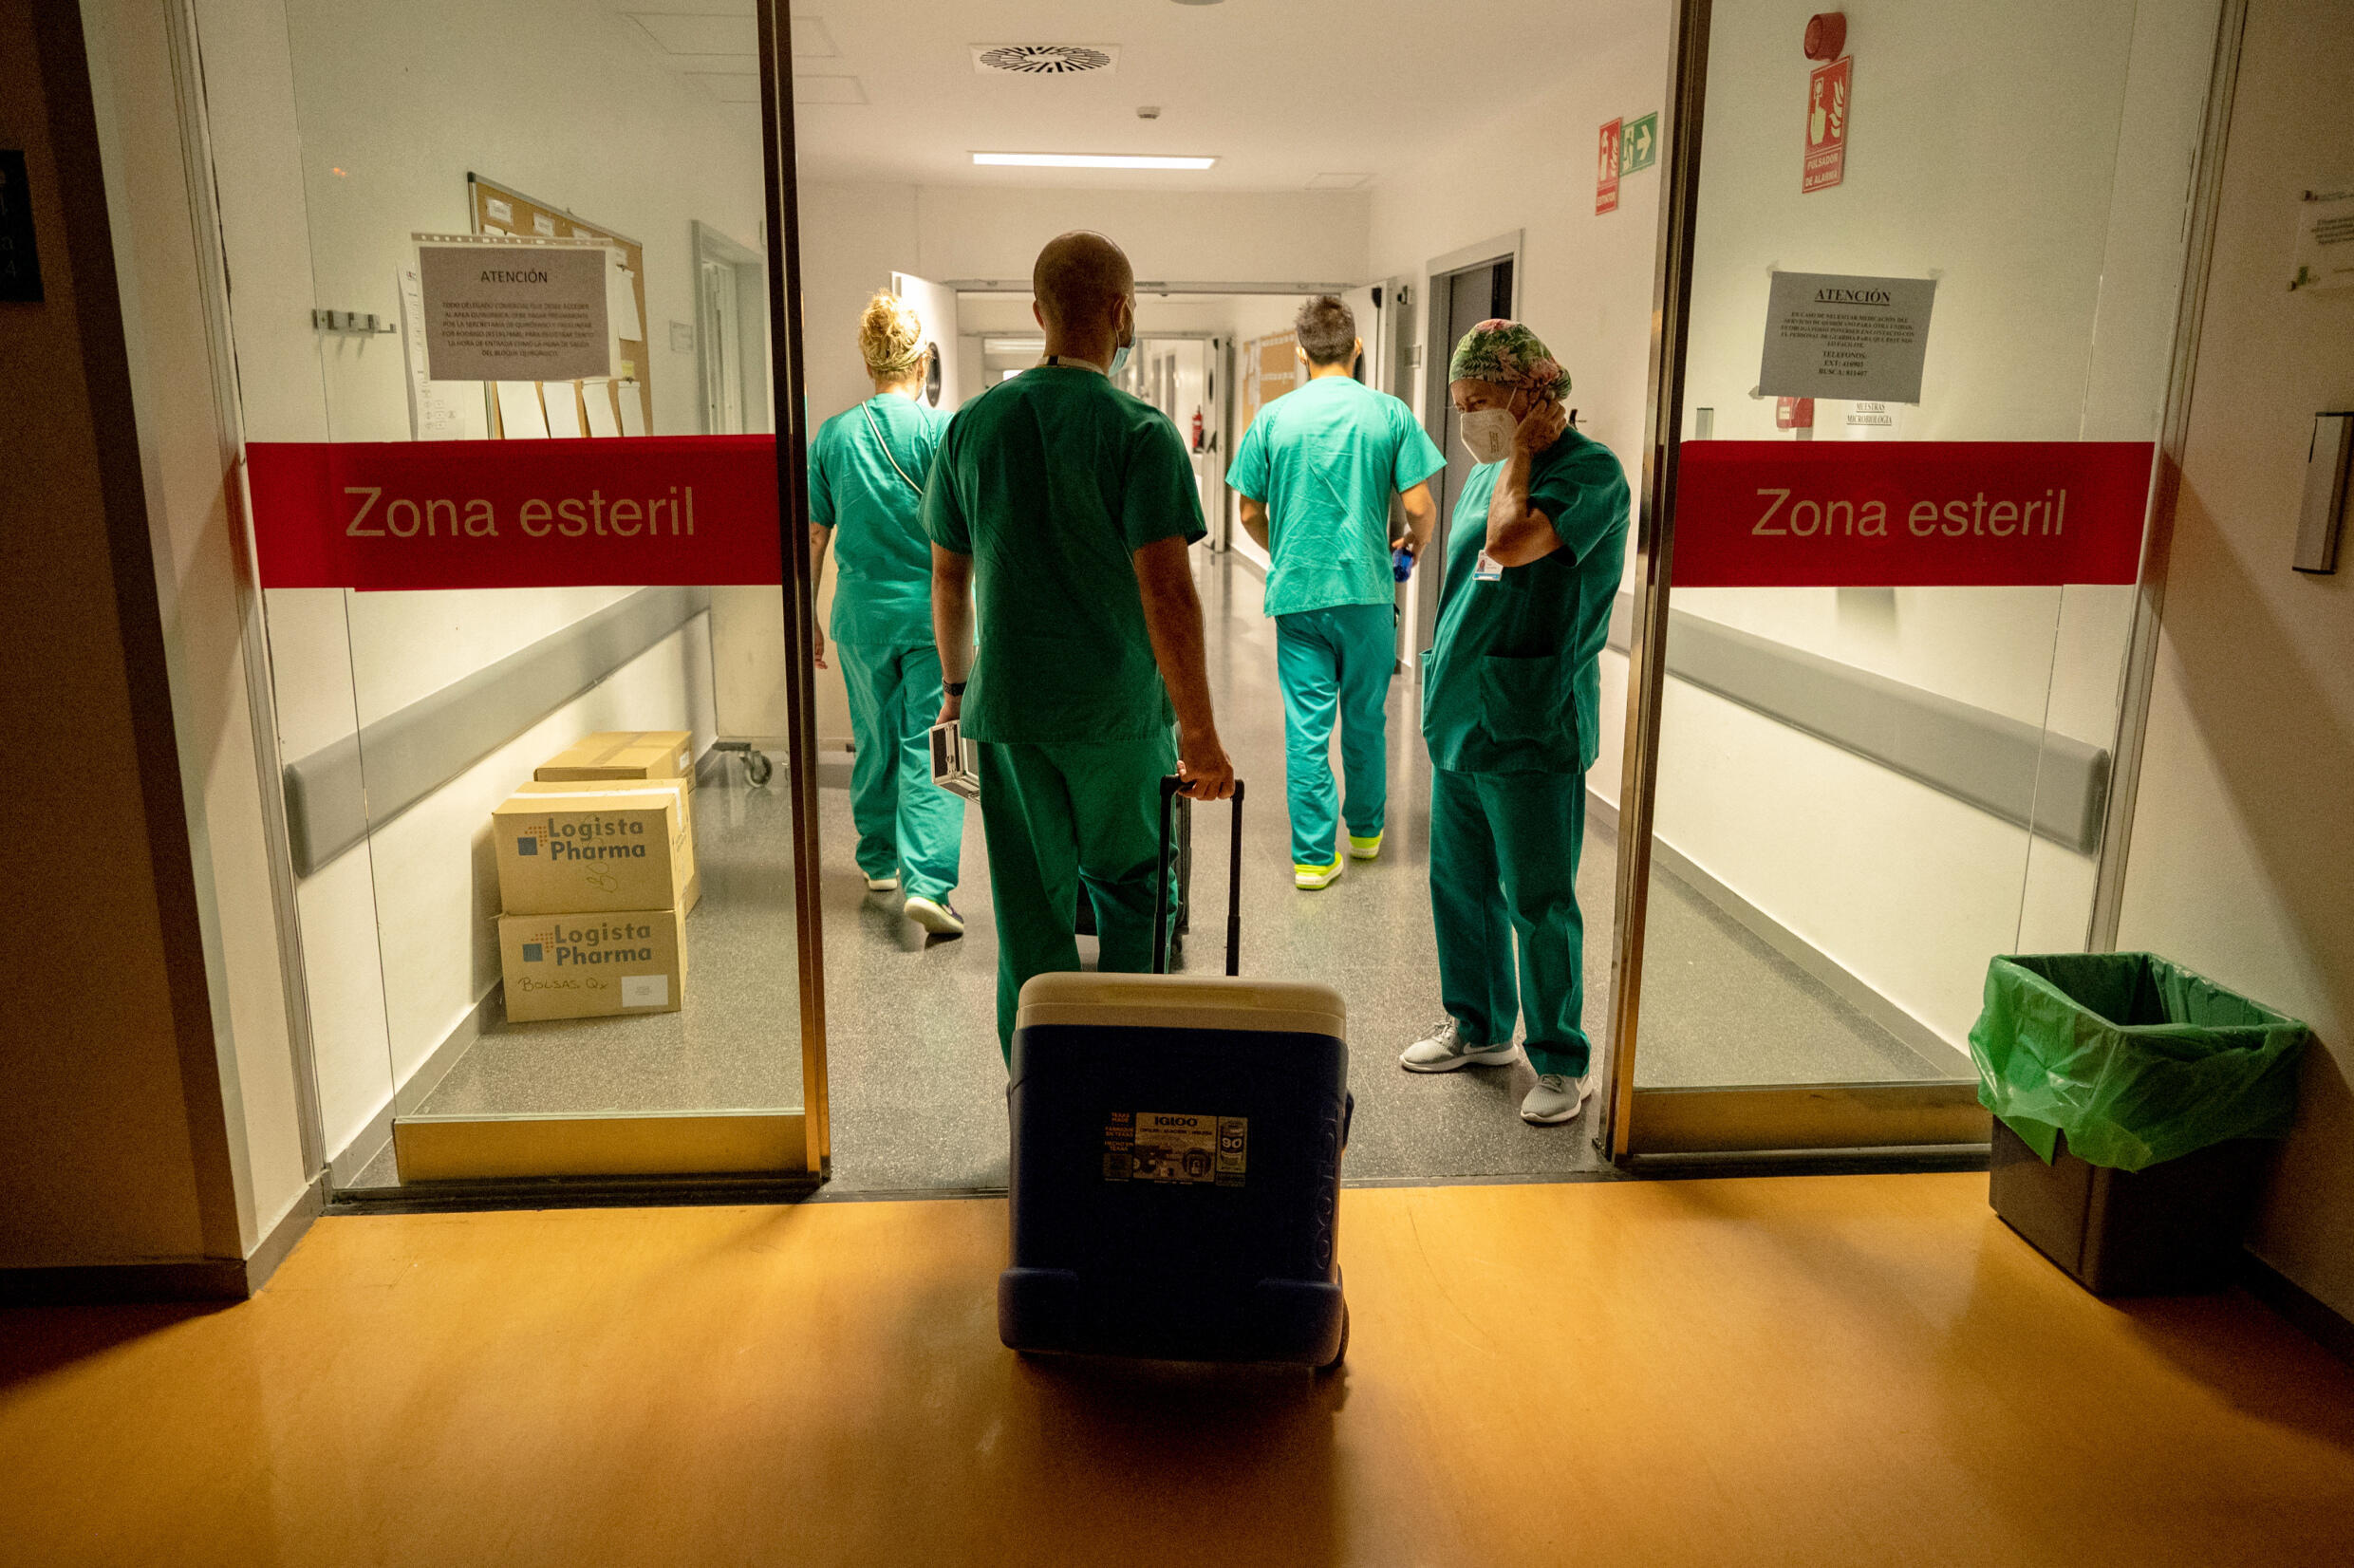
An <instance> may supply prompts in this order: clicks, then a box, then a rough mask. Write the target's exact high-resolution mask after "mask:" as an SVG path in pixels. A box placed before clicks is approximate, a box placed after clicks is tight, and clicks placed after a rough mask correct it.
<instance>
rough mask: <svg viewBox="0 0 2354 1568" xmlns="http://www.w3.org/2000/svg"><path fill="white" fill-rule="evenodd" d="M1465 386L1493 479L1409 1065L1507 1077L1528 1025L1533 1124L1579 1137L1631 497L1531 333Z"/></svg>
mask: <svg viewBox="0 0 2354 1568" xmlns="http://www.w3.org/2000/svg"><path fill="white" fill-rule="evenodd" d="M1447 374H1448V383H1449V387H1448V391H1449V395H1450V396H1451V397H1452V398H1453V399H1454V402H1455V407H1456V408H1457V409H1459V410H1460V411H1461V412H1462V414H1463V442H1464V445H1465V446H1467V447H1468V448H1469V449H1470V452H1471V456H1472V457H1474V458H1475V459H1476V460H1477V461H1478V462H1479V464H1480V466H1479V467H1478V468H1477V469H1474V470H1473V471H1472V473H1471V476H1470V477H1469V478H1468V479H1467V481H1466V482H1465V484H1464V490H1463V498H1462V500H1461V501H1460V502H1459V503H1458V505H1457V506H1456V508H1455V514H1454V518H1453V520H1452V526H1451V528H1450V529H1449V530H1448V544H1447V570H1446V577H1445V585H1444V587H1443V588H1441V590H1440V597H1439V622H1438V635H1437V638H1436V640H1435V641H1434V642H1433V644H1432V645H1431V647H1430V650H1429V652H1428V653H1426V654H1424V655H1423V720H1422V731H1423V738H1424V740H1425V741H1426V742H1427V743H1428V745H1429V749H1430V915H1431V921H1432V924H1434V925H1435V926H1436V928H1437V934H1438V949H1439V993H1440V999H1441V1000H1442V1001H1443V1002H1444V1004H1445V1006H1446V1009H1447V1015H1448V1016H1447V1021H1446V1022H1445V1023H1444V1024H1442V1025H1441V1026H1440V1027H1439V1029H1438V1030H1437V1031H1436V1032H1435V1033H1434V1034H1433V1035H1432V1036H1430V1037H1429V1038H1427V1039H1421V1040H1417V1041H1415V1042H1414V1043H1413V1044H1412V1045H1410V1046H1408V1047H1407V1048H1406V1051H1405V1052H1404V1054H1403V1055H1400V1057H1399V1058H1398V1061H1399V1065H1400V1066H1402V1067H1404V1068H1405V1069H1406V1070H1407V1071H1408V1072H1410V1073H1445V1072H1448V1071H1450V1070H1452V1069H1454V1068H1458V1067H1468V1066H1479V1065H1490V1064H1500V1063H1507V1062H1509V1061H1511V1060H1512V1058H1513V1056H1514V1055H1515V1053H1514V1051H1513V1048H1512V1035H1513V1027H1514V1025H1515V1023H1516V1022H1519V1021H1520V1020H1522V1019H1525V1020H1526V1047H1525V1048H1526V1052H1527V1055H1528V1063H1529V1065H1530V1066H1531V1067H1533V1068H1535V1069H1536V1071H1537V1084H1536V1087H1535V1088H1534V1089H1532V1090H1530V1091H1529V1092H1528V1094H1527V1096H1526V1097H1525V1098H1524V1099H1523V1100H1522V1102H1521V1116H1522V1119H1523V1120H1524V1121H1529V1122H1535V1123H1539V1124H1545V1125H1550V1124H1555V1123H1560V1122H1567V1121H1571V1120H1573V1119H1575V1118H1576V1116H1577V1115H1578V1111H1579V1108H1580V1107H1581V1106H1582V1105H1583V1104H1584V1102H1585V1096H1586V1094H1587V1093H1588V1092H1590V1090H1591V1087H1592V1080H1591V1076H1590V1068H1591V1066H1592V1061H1593V1048H1592V1044H1591V1042H1590V1041H1589V1040H1588V1039H1587V1036H1586V1032H1585V1018H1584V1009H1585V923H1584V918H1583V916H1582V915H1581V914H1580V913H1579V908H1578V856H1579V849H1581V848H1582V846H1583V844H1584V842H1585V825H1586V780H1585V771H1586V769H1587V768H1589V767H1591V766H1593V763H1594V757H1595V753H1596V749H1597V745H1598V744H1599V740H1600V732H1599V724H1598V710H1599V707H1600V702H1601V665H1600V658H1601V652H1602V645H1603V644H1604V643H1605V642H1607V641H1608V640H1609V636H1610V608H1611V601H1612V600H1613V598H1614V597H1616V594H1617V591H1618V580H1619V574H1620V571H1621V569H1622V568H1623V566H1624V564H1625V559H1626V545H1627V500H1628V492H1627V480H1626V475H1625V473H1624V472H1623V471H1622V470H1621V469H1620V468H1619V466H1618V459H1617V458H1616V457H1613V456H1611V453H1610V449H1609V448H1607V447H1605V446H1603V445H1602V444H1601V443H1600V442H1598V441H1594V440H1590V439H1587V438H1586V437H1584V436H1582V435H1580V434H1579V433H1578V432H1577V431H1576V430H1573V429H1571V428H1570V427H1569V420H1568V416H1567V415H1566V414H1564V413H1563V411H1562V408H1561V401H1560V400H1561V397H1562V395H1563V394H1564V393H1566V392H1567V391H1568V390H1569V375H1568V373H1567V372H1566V371H1564V370H1563V369H1562V368H1561V366H1560V362H1558V361H1557V360H1555V359H1554V357H1553V355H1552V354H1551V353H1550V352H1549V351H1547V349H1546V348H1545V345H1543V344H1542V343H1541V342H1540V341H1539V340H1538V338H1537V335H1536V334H1535V333H1533V332H1531V331H1530V330H1529V329H1528V328H1527V327H1523V326H1522V325H1520V324H1519V323H1518V322H1509V321H1486V322H1482V323H1481V324H1480V325H1479V326H1477V327H1473V328H1472V329H1471V330H1470V331H1469V332H1467V333H1466V334H1465V336H1464V339H1463V342H1462V343H1461V344H1459V345H1457V346H1456V348H1455V353H1454V358H1453V359H1452V360H1451V361H1450V362H1449V363H1448V370H1447ZM1516 946H1517V949H1518V956H1519V964H1518V974H1517V977H1516V975H1515V965H1514V952H1515V948H1516ZM1516 980H1517V983H1516Z"/></svg>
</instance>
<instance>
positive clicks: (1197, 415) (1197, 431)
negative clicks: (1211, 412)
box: [1193, 408, 1202, 452]
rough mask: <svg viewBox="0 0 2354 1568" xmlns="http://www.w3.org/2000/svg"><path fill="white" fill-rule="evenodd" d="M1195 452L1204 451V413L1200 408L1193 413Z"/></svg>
mask: <svg viewBox="0 0 2354 1568" xmlns="http://www.w3.org/2000/svg"><path fill="white" fill-rule="evenodd" d="M1193 450H1194V451H1196V452H1199V451H1201V450H1202V411H1201V410H1200V409H1198V408H1197V409H1195V410H1194V411H1193Z"/></svg>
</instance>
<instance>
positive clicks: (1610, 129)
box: [1594, 117, 1625, 216]
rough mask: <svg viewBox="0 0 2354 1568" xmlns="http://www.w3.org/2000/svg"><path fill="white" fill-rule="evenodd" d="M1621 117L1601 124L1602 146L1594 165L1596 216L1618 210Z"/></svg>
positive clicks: (1622, 121) (1622, 122) (1622, 120)
mask: <svg viewBox="0 0 2354 1568" xmlns="http://www.w3.org/2000/svg"><path fill="white" fill-rule="evenodd" d="M1624 123H1625V121H1624V119H1623V117H1622V118H1621V119H1618V120H1607V121H1603V122H1602V145H1601V151H1600V154H1599V156H1598V157H1597V159H1595V164H1594V211H1595V213H1596V215H1597V216H1598V215H1601V214H1603V213H1615V212H1616V211H1617V210H1618V133H1619V130H1620V128H1621V127H1622V126H1623V124H1624Z"/></svg>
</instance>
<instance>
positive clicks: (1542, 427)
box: [1512, 393, 1569, 457]
mask: <svg viewBox="0 0 2354 1568" xmlns="http://www.w3.org/2000/svg"><path fill="white" fill-rule="evenodd" d="M1568 428H1569V411H1568V410H1567V409H1565V408H1563V407H1562V406H1561V400H1560V399H1559V398H1556V397H1554V396H1552V395H1551V394H1550V393H1548V394H1546V395H1545V396H1544V397H1542V398H1540V399H1538V400H1537V401H1536V402H1535V403H1533V404H1532V405H1530V407H1529V410H1528V413H1527V416H1526V417H1525V418H1523V420H1521V423H1520V427H1519V428H1518V429H1516V430H1515V431H1513V433H1512V445H1513V447H1514V448H1515V449H1516V450H1518V451H1521V452H1524V453H1526V454H1527V455H1528V456H1530V457H1535V456H1536V455H1537V454H1538V453H1540V452H1542V451H1544V450H1545V449H1546V448H1547V447H1549V446H1551V445H1552V444H1553V443H1554V442H1555V441H1558V440H1560V439H1561V432H1562V431H1564V430H1567V429H1568Z"/></svg>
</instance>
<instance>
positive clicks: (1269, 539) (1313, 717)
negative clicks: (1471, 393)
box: [1226, 294, 1447, 887]
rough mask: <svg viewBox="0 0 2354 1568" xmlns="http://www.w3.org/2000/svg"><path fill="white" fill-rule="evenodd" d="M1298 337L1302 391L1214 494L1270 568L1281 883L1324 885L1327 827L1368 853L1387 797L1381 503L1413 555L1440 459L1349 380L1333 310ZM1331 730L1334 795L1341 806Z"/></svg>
mask: <svg viewBox="0 0 2354 1568" xmlns="http://www.w3.org/2000/svg"><path fill="white" fill-rule="evenodd" d="M1295 326H1296V327H1297V330H1298V335H1299V345H1298V348H1297V349H1296V350H1294V351H1295V352H1296V353H1297V354H1298V356H1299V361H1300V363H1301V364H1305V365H1306V366H1307V367H1308V382H1307V384H1306V385H1304V386H1302V387H1300V388H1299V389H1298V390H1297V391H1294V392H1287V393H1285V394H1284V395H1283V396H1281V397H1280V398H1278V399H1276V400H1275V401H1273V402H1271V403H1269V404H1267V405H1266V406H1265V407H1264V408H1262V409H1261V410H1260V411H1259V417H1258V418H1257V419H1255V420H1251V426H1250V429H1249V430H1248V431H1247V432H1245V433H1244V435H1243V437H1242V446H1241V447H1240V448H1239V449H1237V451H1236V452H1235V455H1234V466H1233V467H1232V468H1230V469H1228V470H1227V471H1226V483H1227V484H1229V485H1231V486H1233V487H1234V488H1235V489H1236V490H1237V491H1239V492H1241V493H1242V527H1243V528H1244V530H1246V531H1247V532H1249V534H1250V536H1251V537H1252V538H1253V539H1256V540H1258V541H1259V547H1260V548H1261V550H1263V551H1266V552H1267V557H1268V561H1269V566H1268V568H1267V589H1266V598H1265V610H1266V613H1267V614H1268V615H1271V616H1273V617H1274V618H1275V668H1276V676H1277V679H1278V680H1279V681H1280V682H1281V684H1282V687H1283V754H1284V777H1285V780H1286V783H1287V784H1288V786H1289V794H1290V804H1291V815H1292V881H1293V883H1294V885H1295V886H1298V887H1330V886H1331V885H1332V883H1333V881H1334V879H1335V878H1336V877H1338V876H1339V875H1340V869H1341V868H1342V867H1343V866H1344V865H1346V864H1347V862H1346V861H1344V860H1343V859H1342V858H1341V855H1340V852H1339V847H1338V843H1337V836H1338V832H1339V828H1340V819H1342V818H1345V819H1346V820H1347V823H1348V827H1349V853H1350V854H1351V855H1352V856H1354V857H1355V858H1356V859H1358V860H1371V859H1373V857H1374V856H1375V855H1377V854H1379V853H1380V852H1381V829H1382V820H1383V816H1384V813H1385V812H1386V810H1387V807H1388V804H1389V794H1390V785H1389V770H1388V766H1387V743H1388V728H1389V718H1388V714H1387V712H1386V704H1387V703H1388V701H1389V698H1390V677H1391V676H1392V674H1393V673H1394V672H1395V670H1396V668H1397V653H1396V647H1397V619H1396V609H1395V606H1396V599H1397V578H1396V574H1395V573H1394V572H1393V571H1392V569H1391V565H1390V549H1391V546H1390V497H1391V496H1392V495H1398V496H1399V497H1400V498H1401V499H1402V500H1403V501H1404V502H1405V509H1406V519H1407V524H1408V529H1409V532H1408V537H1407V541H1406V549H1408V550H1409V551H1411V552H1412V553H1413V554H1414V555H1417V556H1419V555H1420V554H1421V553H1422V549H1423V546H1424V545H1425V544H1426V543H1427V542H1428V541H1429V537H1430V525H1431V524H1432V522H1433V521H1435V520H1436V517H1437V512H1438V509H1437V506H1436V504H1435V503H1433V502H1432V500H1431V499H1430V487H1429V484H1428V483H1426V482H1425V481H1427V480H1428V479H1429V477H1430V476H1431V475H1433V474H1436V473H1438V472H1439V471H1440V470H1441V469H1443V468H1445V467H1446V466H1447V459H1446V458H1445V457H1442V456H1441V455H1440V453H1439V449H1438V448H1437V447H1435V446H1433V445H1431V444H1430V438H1429V437H1428V436H1426V435H1424V434H1423V431H1422V425H1421V424H1420V422H1418V421H1417V420H1415V418H1414V415H1413V411H1412V410H1411V409H1410V408H1408V407H1407V406H1406V405H1405V404H1404V403H1402V402H1400V401H1398V400H1397V399H1395V398H1392V397H1391V396H1390V395H1388V394H1387V393H1383V392H1376V391H1374V390H1373V388H1372V387H1370V386H1367V385H1366V384H1365V383H1362V382H1360V381H1358V380H1356V378H1355V377H1354V375H1353V374H1352V373H1351V372H1352V371H1353V370H1354V367H1355V365H1356V362H1357V358H1358V356H1360V355H1361V354H1363V353H1364V352H1365V345H1364V343H1363V342H1362V341H1361V340H1360V339H1359V338H1358V337H1357V335H1356V321H1355V319H1354V317H1353V316H1352V315H1351V314H1350V311H1349V308H1348V307H1347V306H1346V305H1344V304H1342V303H1341V302H1340V301H1339V300H1337V299H1336V298H1334V297H1333V296H1332V295H1330V294H1324V295H1319V296H1318V297H1317V298H1315V299H1312V300H1310V301H1309V302H1308V303H1307V304H1306V305H1304V306H1302V307H1301V308H1300V310H1299V315H1298V320H1297V322H1296V323H1295ZM1336 718H1337V719H1338V720H1339V727H1340V766H1341V775H1342V778H1343V779H1344V780H1345V783H1346V794H1345V797H1344V798H1342V799H1338V800H1336V797H1335V796H1336V792H1335V791H1334V788H1333V766H1332V750H1333V727H1334V720H1335V719H1336ZM1336 806H1337V807H1338V808H1339V809H1338V811H1337V812H1336V810H1335V808H1336Z"/></svg>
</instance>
